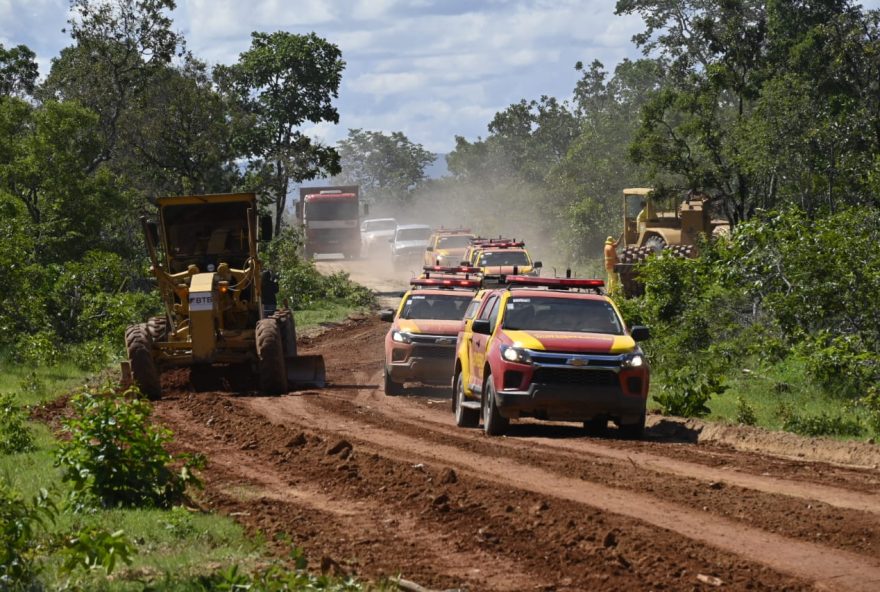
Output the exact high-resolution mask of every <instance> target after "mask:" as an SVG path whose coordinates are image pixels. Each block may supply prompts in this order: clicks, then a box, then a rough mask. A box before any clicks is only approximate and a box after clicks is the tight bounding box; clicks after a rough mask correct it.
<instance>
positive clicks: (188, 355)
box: [125, 193, 325, 399]
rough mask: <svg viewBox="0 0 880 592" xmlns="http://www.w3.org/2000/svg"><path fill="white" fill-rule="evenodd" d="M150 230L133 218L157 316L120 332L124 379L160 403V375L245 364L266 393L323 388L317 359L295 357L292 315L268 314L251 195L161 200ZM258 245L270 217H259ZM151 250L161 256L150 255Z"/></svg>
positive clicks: (268, 291) (271, 294)
mask: <svg viewBox="0 0 880 592" xmlns="http://www.w3.org/2000/svg"><path fill="white" fill-rule="evenodd" d="M157 205H158V207H159V223H158V225H157V224H155V223H151V222H147V220H146V218H142V219H141V222H142V224H143V227H144V233H145V236H146V243H147V250H148V252H149V255H150V261H151V266H150V271H151V273H152V274H153V275H154V276H155V278H156V281H157V283H158V287H159V291H160V293H161V298H162V303H163V305H164V309H165V311H164V316H160V317H153V318H151V319H149V320H148V321H147V322H146V323H140V324H137V325H132V326H130V327H129V328H128V329H127V330H126V332H125V342H126V348H127V350H128V366H129V370H130V372H131V377H132V380H133V381H134V382H135V383H136V384H137V385H138V386H139V387H140V389H141V392H143V393H144V394H145V395H146V396H147V397H149V398H151V399H158V398H159V397H160V396H161V385H160V381H159V374H160V371H161V370H162V369H164V368H170V367H179V366H187V367H190V368H192V370H193V371H198V372H205V371H208V372H210V368H211V367H212V365H214V364H250V365H251V367H252V368H253V370H255V371H256V373H257V375H258V377H259V381H260V388H261V390H262V391H263V392H264V393H265V394H269V395H278V394H282V393H285V392H287V390H288V387H289V386H290V385H291V384H293V385H313V386H323V385H324V382H325V375H324V360H323V358H322V357H321V356H297V352H296V328H295V324H294V318H293V313H292V312H291V311H290V310H288V309H286V308H277V306H276V303H275V291H276V290H275V289H274V286H273V285H272V282H273V280H272V277H271V274H270V273H269V272H268V270H265V269H264V268H263V263H262V261H261V260H260V258H259V255H258V251H257V214H256V212H257V201H256V196H255V195H254V194H253V193H234V194H215V195H195V196H180V197H162V198H159V199H158V200H157ZM260 226H261V234H262V237H261V238H262V239H263V240H269V239H271V235H272V220H271V217H269V216H265V217H263V218H261V219H260ZM157 247H159V248H160V250H161V259H162V260H161V262H160V254H159V253H157Z"/></svg>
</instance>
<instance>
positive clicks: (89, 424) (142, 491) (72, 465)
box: [56, 386, 204, 508]
mask: <svg viewBox="0 0 880 592" xmlns="http://www.w3.org/2000/svg"><path fill="white" fill-rule="evenodd" d="M138 395H139V392H138V391H137V389H135V388H131V389H129V390H127V391H125V392H124V393H122V394H118V393H117V392H116V390H115V389H114V388H112V387H110V386H106V387H104V388H103V389H101V390H94V391H86V392H81V393H78V394H76V395H74V396H73V397H72V398H71V400H70V405H71V407H72V408H73V411H74V417H73V418H71V419H68V420H66V421H64V422H63V424H62V425H63V427H64V430H65V431H66V432H68V433H69V434H70V439H69V440H66V441H64V442H62V443H61V444H60V446H59V448H58V451H57V453H56V464H57V465H58V466H60V467H61V468H62V470H63V479H64V480H65V481H67V482H70V483H71V484H72V486H73V490H74V498H75V500H76V502H77V503H78V504H80V505H82V504H86V503H89V502H90V501H92V500H97V501H98V502H99V503H101V504H103V505H105V506H148V507H163V508H164V507H169V506H170V505H172V504H173V503H175V502H178V501H180V500H181V499H182V498H183V495H184V492H185V489H186V487H187V485H190V484H192V485H199V481H198V479H197V477H196V476H195V474H194V473H193V469H197V468H200V467H202V466H203V464H204V459H203V458H202V457H200V456H193V455H179V456H177V457H174V456H172V455H171V453H169V452H168V451H167V450H166V449H165V446H166V445H167V444H168V443H169V442H170V441H171V432H170V431H169V430H167V429H165V428H162V427H159V426H156V425H153V424H151V423H150V412H151V407H150V405H149V403H147V402H146V401H145V400H143V399H141V398H140V397H139V396H138ZM175 465H177V466H178V468H177V469H175V468H174V466H175Z"/></svg>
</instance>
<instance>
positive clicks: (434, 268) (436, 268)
mask: <svg viewBox="0 0 880 592" xmlns="http://www.w3.org/2000/svg"><path fill="white" fill-rule="evenodd" d="M422 270H423V271H427V272H430V273H435V272H436V273H480V268H479V267H468V266H467V265H459V266H457V267H444V266H442V265H425V266H424V267H423V268H422Z"/></svg>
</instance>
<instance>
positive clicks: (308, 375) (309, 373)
mask: <svg viewBox="0 0 880 592" xmlns="http://www.w3.org/2000/svg"><path fill="white" fill-rule="evenodd" d="M284 363H285V364H286V366H287V382H288V384H289V385H290V388H296V387H300V386H310V387H314V388H324V387H325V386H326V385H327V375H326V372H325V369H324V356H321V355H314V356H296V357H292V358H287V359H285V360H284Z"/></svg>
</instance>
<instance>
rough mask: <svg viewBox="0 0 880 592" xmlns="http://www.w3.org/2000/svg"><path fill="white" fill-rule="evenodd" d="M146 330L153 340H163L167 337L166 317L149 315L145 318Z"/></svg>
mask: <svg viewBox="0 0 880 592" xmlns="http://www.w3.org/2000/svg"><path fill="white" fill-rule="evenodd" d="M147 332H148V333H149V334H150V338H152V340H153V341H154V342H156V341H165V340H166V339H167V338H168V319H166V318H165V317H150V318H149V319H148V320H147Z"/></svg>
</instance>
